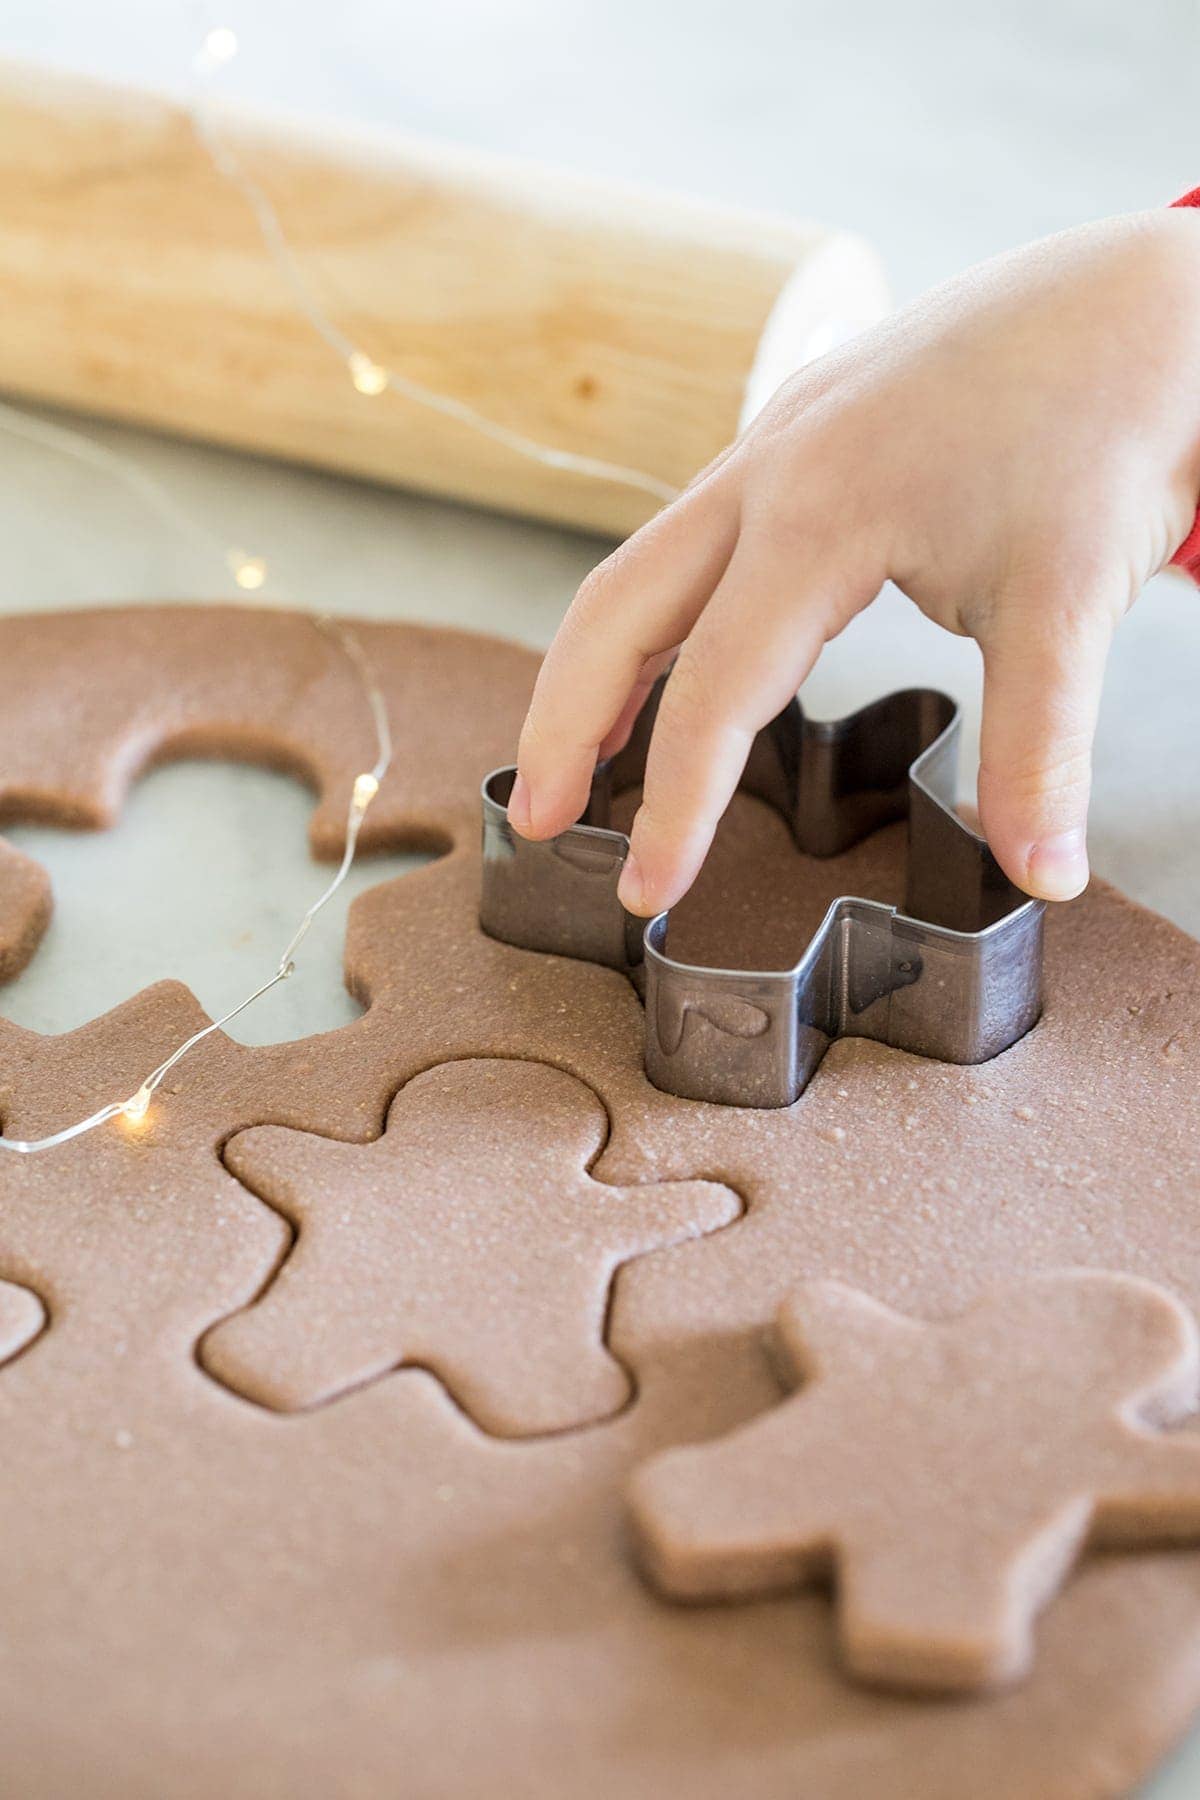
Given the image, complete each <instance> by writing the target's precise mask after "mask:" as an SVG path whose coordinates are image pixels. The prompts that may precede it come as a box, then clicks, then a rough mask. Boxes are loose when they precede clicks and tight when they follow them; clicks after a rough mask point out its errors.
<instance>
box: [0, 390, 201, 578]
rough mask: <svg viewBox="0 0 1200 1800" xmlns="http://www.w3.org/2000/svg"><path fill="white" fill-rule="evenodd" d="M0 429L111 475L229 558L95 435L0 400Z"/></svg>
mask: <svg viewBox="0 0 1200 1800" xmlns="http://www.w3.org/2000/svg"><path fill="white" fill-rule="evenodd" d="M0 431H3V432H5V433H7V435H8V436H9V437H17V438H24V439H25V441H26V442H27V443H30V444H37V445H38V446H39V447H40V448H42V449H44V450H55V451H57V452H58V454H59V455H60V456H69V457H72V458H73V459H74V461H75V462H80V463H85V464H87V465H88V466H89V467H91V468H93V469H99V470H100V471H101V473H102V474H105V475H111V476H112V477H113V479H114V480H116V481H119V482H121V483H122V484H123V485H124V486H125V487H127V488H128V489H129V491H130V493H132V494H136V496H137V497H138V499H139V500H141V501H143V502H144V504H145V505H147V506H148V507H150V508H151V510H152V511H154V512H156V513H157V514H158V515H159V517H160V518H162V519H165V520H166V522H167V524H168V525H171V526H173V527H174V529H175V530H176V531H179V532H182V533H183V535H184V536H185V537H189V538H191V539H192V541H193V543H196V544H198V545H200V547H201V548H202V549H203V550H204V551H205V552H206V553H207V554H209V555H215V556H219V557H220V558H221V560H222V561H223V562H227V561H228V560H229V555H230V553H229V552H228V551H227V550H226V548H225V545H224V544H223V543H222V542H221V540H220V539H219V538H218V537H216V536H215V535H214V533H213V532H211V531H209V530H208V529H207V527H206V526H204V525H202V524H201V523H200V522H199V520H198V519H194V518H193V517H192V515H191V514H190V513H189V512H188V511H187V509H186V508H185V507H183V506H181V505H180V504H179V502H178V501H177V500H176V499H175V498H174V496H173V495H172V494H170V493H168V491H167V489H166V488H165V487H163V486H162V484H161V483H160V482H157V481H155V479H154V477H153V476H152V475H148V474H147V473H146V471H145V470H144V469H142V468H140V467H139V466H138V464H137V463H135V462H132V461H131V460H130V459H129V458H128V457H126V456H121V455H119V454H118V453H117V451H115V450H110V449H108V447H107V446H106V445H104V444H100V443H97V441H96V440H95V438H90V437H86V436H85V435H84V434H83V432H81V431H72V430H70V429H69V427H67V426H66V425H55V424H52V423H51V422H50V420H49V419H39V418H38V417H37V416H36V415H35V414H34V413H27V412H23V411H22V410H21V408H20V407H17V406H10V405H8V404H7V402H5V401H0Z"/></svg>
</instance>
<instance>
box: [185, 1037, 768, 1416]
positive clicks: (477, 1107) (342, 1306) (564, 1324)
mask: <svg viewBox="0 0 1200 1800" xmlns="http://www.w3.org/2000/svg"><path fill="white" fill-rule="evenodd" d="M607 1134H608V1120H607V1115H606V1114H605V1111H604V1108H603V1107H602V1105H601V1104H600V1102H599V1100H598V1099H597V1098H596V1096H595V1095H594V1094H593V1093H592V1091H591V1089H590V1088H587V1087H585V1086H584V1085H583V1083H582V1082H580V1081H578V1080H576V1079H575V1077H574V1076H572V1075H567V1074H564V1073H563V1072H561V1071H560V1070H557V1069H552V1068H549V1067H546V1066H545V1065H543V1064H539V1063H523V1062H510V1061H503V1060H493V1059H488V1060H471V1061H463V1062H457V1063H448V1064H444V1065H442V1066H441V1067H438V1068H434V1069H431V1070H428V1071H427V1072H426V1073H425V1074H423V1075H419V1076H417V1077H416V1078H415V1080H413V1081H410V1082H409V1084H408V1085H407V1087H404V1088H402V1089H401V1090H400V1093H399V1094H398V1095H397V1097H396V1099H395V1100H394V1102H393V1104H392V1108H391V1112H390V1116H389V1119H388V1125H387V1130H386V1133H385V1135H384V1136H383V1137H382V1138H380V1139H378V1140H377V1141H376V1142H375V1143H372V1144H366V1145H362V1144H345V1143H337V1142H333V1141H331V1140H330V1139H327V1138H319V1137H315V1136H312V1135H310V1134H309V1133H306V1132H301V1131H292V1130H286V1129H283V1128H280V1127H274V1126H265V1127H260V1128H257V1129H255V1130H252V1131H247V1132H243V1133H241V1134H240V1135H239V1136H238V1137H235V1138H234V1139H233V1140H232V1142H231V1143H230V1144H229V1146H228V1148H227V1151H226V1162H227V1164H228V1166H229V1168H230V1169H231V1170H232V1171H233V1172H234V1174H235V1175H237V1176H238V1177H239V1178H240V1179H241V1180H242V1181H243V1182H245V1183H246V1184H247V1186H249V1187H251V1188H252V1189H253V1190H254V1191H255V1192H256V1193H257V1194H259V1195H260V1197H261V1198H263V1199H264V1200H266V1201H267V1203H268V1204H269V1205H271V1206H274V1207H275V1208H276V1209H277V1210H278V1211H279V1212H282V1213H283V1214H284V1215H285V1216H286V1217H287V1218H288V1219H289V1220H291V1222H292V1223H293V1225H294V1226H295V1227H296V1229H297V1231H298V1234H299V1236H298V1240H297V1243H296V1246H295V1248H294V1249H293V1251H292V1252H291V1254H290V1255H289V1256H288V1258H287V1259H286V1261H285V1262H284V1264H283V1266H282V1268H281V1270H280V1272H279V1274H278V1275H277V1276H276V1278H275V1280H274V1281H273V1283H272V1284H271V1285H270V1287H269V1288H268V1290H267V1292H266V1293H265V1295H264V1296H263V1297H262V1298H261V1299H260V1300H259V1301H258V1302H257V1304H255V1305H254V1306H252V1307H250V1308H249V1309H248V1310H247V1311H245V1312H243V1313H240V1314H237V1315H235V1316H234V1317H232V1318H230V1319H228V1320H225V1321H224V1322H222V1323H221V1324H220V1325H218V1326H216V1327H215V1328H214V1329H213V1330H212V1331H211V1332H210V1333H209V1334H208V1336H207V1337H206V1339H205V1341H204V1343H203V1345H202V1348H201V1359H202V1362H203V1364H204V1367H205V1368H206V1369H208V1370H209V1372H210V1373H211V1374H213V1375H215V1376H216V1377H217V1378H218V1379H219V1380H220V1381H222V1382H224V1383H225V1384H226V1385H227V1386H228V1387H230V1388H233V1389H235V1390H236V1391H238V1392H240V1393H242V1394H243V1395H245V1396H246V1397H247V1398H248V1399H252V1400H256V1401H258V1402H259V1403H260V1404H261V1405H263V1406H269V1407H273V1408H277V1409H279V1410H282V1411H288V1412H291V1411H295V1410H298V1409H302V1408H306V1407H312V1406H316V1405H318V1404H320V1403H321V1402H322V1401H327V1400H332V1399H333V1398H335V1397H336V1396H337V1395H339V1394H344V1393H346V1392H347V1391H349V1390H350V1389H352V1388H356V1387H359V1386H361V1385H362V1384H363V1383H364V1382H367V1381H370V1380H371V1379H373V1378H374V1377H376V1376H379V1375H382V1374H385V1373H387V1372H388V1371H389V1370H391V1369H394V1368H396V1367H397V1366H398V1365H400V1364H403V1363H408V1364H418V1365H420V1366H422V1367H425V1368H427V1369H430V1370H432V1371H433V1373H435V1374H436V1375H437V1376H439V1377H440V1379H441V1380H442V1381H443V1382H444V1383H445V1385H446V1387H447V1388H448V1389H449V1391H450V1393H451V1394H452V1395H453V1396H454V1398H455V1399H456V1400H457V1401H458V1403H459V1404H460V1405H461V1406H462V1407H463V1408H464V1410H465V1411H466V1412H468V1413H469V1414H470V1415H471V1417H472V1418H473V1419H474V1420H475V1421H476V1422H477V1423H478V1424H479V1425H481V1426H482V1427H483V1429H484V1430H486V1431H489V1432H493V1433H495V1434H496V1435H498V1436H511V1437H523V1436H529V1435H535V1434H538V1433H542V1432H552V1431H562V1430H566V1429H568V1428H570V1427H573V1426H579V1425H586V1424H589V1423H592V1422H593V1421H595V1420H598V1419H602V1418H606V1417H608V1416H609V1415H611V1414H612V1413H614V1412H616V1411H618V1410H619V1409H620V1407H621V1406H622V1405H624V1403H625V1401H626V1400H627V1399H628V1398H629V1393H630V1384H629V1379H628V1376H627V1375H626V1372H625V1370H624V1369H623V1368H622V1367H621V1365H620V1364H619V1363H618V1362H617V1361H616V1359H615V1358H614V1357H613V1356H612V1355H611V1354H610V1353H609V1351H608V1350H607V1349H606V1348H605V1343H604V1338H605V1322H606V1318H607V1313H608V1306H609V1295H610V1291H611V1288H612V1283H613V1278H614V1275H615V1273H616V1270H617V1268H618V1266H619V1265H620V1264H621V1263H623V1262H626V1261H628V1260H629V1258H631V1257H634V1256H639V1255H643V1254H645V1253H646V1252H647V1251H650V1250H655V1249H659V1248H661V1247H664V1246H666V1245H668V1244H674V1243H678V1242H679V1241H680V1240H681V1239H684V1238H687V1237H693V1236H698V1235H700V1234H701V1233H704V1232H709V1231H713V1230H715V1229H716V1228H717V1227H718V1226H721V1225H724V1224H727V1223H729V1222H730V1221H731V1220H732V1219H735V1218H736V1217H737V1216H738V1215H739V1213H740V1211H741V1206H740V1202H739V1200H738V1198H737V1196H736V1195H735V1194H733V1193H732V1192H731V1191H730V1189H728V1188H726V1187H722V1186H720V1185H718V1184H717V1183H715V1182H708V1181H686V1182H665V1183H658V1184H655V1185H652V1186H650V1185H648V1186H645V1187H626V1188H618V1187H609V1186H607V1185H606V1184H604V1183H603V1182H598V1181H594V1180H593V1179H592V1177H591V1176H590V1175H589V1174H588V1172H587V1171H588V1168H589V1166H590V1164H591V1163H592V1162H593V1161H594V1160H595V1158H596V1156H597V1155H598V1154H599V1151H600V1149H601V1147H602V1146H603V1144H604V1141H605V1138H606V1137H607Z"/></svg>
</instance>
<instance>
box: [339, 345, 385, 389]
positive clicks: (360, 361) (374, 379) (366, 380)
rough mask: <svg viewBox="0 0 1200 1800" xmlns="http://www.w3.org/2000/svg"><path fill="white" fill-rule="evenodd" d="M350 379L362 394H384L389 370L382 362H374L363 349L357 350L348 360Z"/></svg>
mask: <svg viewBox="0 0 1200 1800" xmlns="http://www.w3.org/2000/svg"><path fill="white" fill-rule="evenodd" d="M348 367H349V370H350V379H351V381H352V382H353V383H354V385H355V387H356V388H357V389H358V391H359V393H360V394H371V395H375V394H382V393H383V391H384V389H385V388H386V387H387V384H388V372H387V370H386V369H385V368H384V367H383V365H382V363H377V362H372V361H371V358H370V357H369V356H368V355H367V354H366V352H365V351H363V350H355V351H354V352H353V353H352V354H351V356H350V358H349V361H348Z"/></svg>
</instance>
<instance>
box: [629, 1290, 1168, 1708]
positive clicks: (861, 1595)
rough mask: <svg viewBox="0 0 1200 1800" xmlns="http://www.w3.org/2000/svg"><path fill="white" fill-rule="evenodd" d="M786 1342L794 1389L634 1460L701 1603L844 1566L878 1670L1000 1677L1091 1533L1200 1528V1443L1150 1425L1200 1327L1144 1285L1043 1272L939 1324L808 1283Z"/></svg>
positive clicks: (901, 1676)
mask: <svg viewBox="0 0 1200 1800" xmlns="http://www.w3.org/2000/svg"><path fill="white" fill-rule="evenodd" d="M777 1356H778V1360H779V1362H780V1364H781V1367H782V1371H783V1375H784V1379H785V1380H786V1381H787V1382H788V1384H789V1385H790V1386H792V1387H794V1388H797V1389H799V1391H798V1392H797V1393H795V1394H794V1395H793V1396H792V1398H791V1399H790V1400H787V1401H785V1402H784V1404H783V1405H782V1406H779V1407H776V1408H775V1409H774V1411H772V1412H768V1413H765V1414H763V1415H762V1416H761V1417H759V1418H757V1419H753V1420H751V1422H750V1423H749V1424H748V1425H743V1426H740V1427H739V1428H738V1429H737V1430H736V1431H732V1432H730V1433H729V1434H728V1436H726V1437H724V1438H721V1439H720V1440H719V1441H718V1442H716V1443H712V1444H702V1445H700V1446H698V1447H694V1448H681V1449H676V1450H667V1451H665V1452H664V1453H663V1454H662V1455H661V1456H658V1457H654V1458H652V1459H651V1460H650V1461H649V1462H648V1463H646V1464H645V1465H644V1466H643V1467H642V1468H641V1469H639V1470H638V1471H637V1473H636V1475H635V1477H634V1481H633V1484H632V1494H633V1512H634V1521H635V1524H636V1526H637V1529H638V1532H639V1536H640V1539H641V1549H642V1557H643V1560H644V1562H645V1564H646V1567H647V1570H648V1572H649V1574H650V1576H651V1578H652V1579H653V1580H654V1581H655V1583H656V1584H657V1585H658V1586H659V1587H660V1588H662V1590H663V1591H664V1592H665V1593H667V1594H670V1595H672V1596H674V1597H675V1598H678V1599H684V1600H703V1599H728V1598H737V1597H741V1596H744V1595H753V1594H763V1593H768V1594H769V1593H772V1592H778V1591H780V1590H787V1589H789V1588H793V1587H798V1586H803V1585H806V1584H808V1583H810V1582H811V1581H812V1580H813V1579H814V1578H815V1577H816V1578H823V1577H826V1576H828V1575H829V1574H830V1573H833V1575H834V1577H835V1580H836V1583H837V1607H838V1640H839V1645H840V1648H841V1652H842V1656H843V1659H844V1661H845V1663H846V1665H847V1667H848V1668H849V1669H850V1670H852V1671H853V1673H854V1674H856V1675H858V1676H861V1677H862V1678H864V1679H866V1680H868V1681H878V1682H881V1683H886V1684H889V1685H893V1686H896V1687H899V1688H916V1689H921V1688H925V1689H929V1690H932V1691H934V1692H937V1691H941V1690H945V1691H950V1692H953V1691H958V1692H963V1693H971V1692H975V1691H979V1690H982V1689H986V1688H989V1687H995V1686H1001V1685H1003V1684H1005V1683H1006V1682H1009V1681H1012V1680H1014V1679H1016V1678H1017V1677H1019V1676H1023V1675H1025V1674H1027V1673H1028V1670H1029V1668H1030V1665H1031V1663H1032V1660H1033V1636H1032V1627H1033V1620H1034V1617H1035V1615H1036V1613H1037V1612H1038V1611H1039V1610H1040V1608H1041V1607H1042V1605H1043V1604H1044V1603H1045V1602H1046V1600H1047V1599H1048V1598H1049V1597H1050V1595H1051V1594H1053V1593H1055V1592H1056V1591H1057V1590H1058V1589H1059V1587H1060V1586H1061V1585H1062V1582H1063V1580H1064V1579H1065V1577H1066V1574H1067V1572H1068V1570H1069V1569H1070V1568H1071V1567H1072V1566H1073V1564H1074V1563H1075V1561H1076V1558H1077V1556H1078V1554H1079V1551H1080V1549H1081V1547H1082V1546H1083V1545H1084V1544H1085V1543H1091V1544H1093V1545H1105V1546H1110V1547H1118V1548H1129V1547H1134V1548H1138V1547H1143V1546H1145V1545H1146V1544H1163V1543H1170V1542H1172V1541H1173V1540H1174V1541H1181V1542H1187V1541H1191V1542H1195V1541H1196V1539H1197V1537H1200V1436H1196V1435H1192V1436H1185V1435H1184V1434H1183V1433H1181V1432H1177V1433H1174V1434H1172V1435H1170V1436H1167V1435H1165V1434H1164V1433H1162V1432H1155V1431H1152V1429H1151V1427H1152V1426H1154V1425H1162V1424H1168V1423H1177V1422H1178V1421H1179V1420H1180V1419H1182V1418H1184V1417H1185V1416H1186V1415H1187V1414H1189V1413H1191V1412H1192V1411H1194V1409H1195V1406H1196V1398H1197V1383H1198V1382H1200V1340H1198V1338H1197V1332H1196V1325H1195V1321H1194V1320H1193V1318H1192V1316H1191V1314H1190V1313H1188V1312H1187V1311H1186V1310H1185V1309H1184V1308H1183V1307H1182V1306H1181V1305H1180V1304H1179V1302H1178V1301H1177V1300H1174V1299H1172V1297H1171V1296H1170V1295H1169V1294H1167V1293H1165V1292H1164V1291H1163V1289H1162V1288H1158V1287H1154V1286H1152V1285H1151V1283H1149V1282H1145V1281H1137V1280H1134V1279H1133V1278H1132V1277H1130V1276H1128V1275H1107V1274H1102V1273H1099V1272H1098V1271H1091V1270H1089V1271H1084V1270H1067V1271H1066V1272H1064V1273H1061V1274H1055V1275H1043V1276H1040V1277H1039V1276H1033V1277H1031V1278H1030V1279H1029V1280H1027V1281H1025V1282H1022V1283H1020V1284H1019V1285H1018V1286H1016V1287H1010V1288H1001V1289H998V1290H996V1291H995V1292H993V1293H991V1294H988V1295H985V1296H984V1298H983V1299H982V1300H977V1301H976V1302H975V1304H974V1305H973V1306H971V1307H970V1308H968V1310H967V1311H966V1312H965V1313H962V1314H960V1315H959V1316H958V1317H957V1318H954V1319H951V1320H948V1321H946V1322H945V1323H939V1324H936V1325H927V1324H924V1323H923V1322H921V1321H919V1320H914V1319H910V1318H908V1317H906V1316H905V1315H903V1314H901V1313H897V1312H893V1311H892V1309H891V1308H890V1307H887V1306H881V1305H880V1304H879V1303H878V1301H875V1300H871V1299H870V1298H868V1296H867V1295H865V1294H862V1293H859V1292H858V1290H857V1289H855V1288H848V1287H843V1286H842V1285H841V1284H840V1283H838V1282H832V1281H825V1282H819V1281H818V1282H809V1283H807V1284H806V1285H805V1286H803V1287H799V1288H796V1289H795V1290H794V1291H793V1292H792V1293H791V1294H790V1295H789V1296H788V1298H787V1299H786V1300H785V1301H784V1303H783V1306H782V1307H781V1308H780V1311H779V1318H778V1321H777ZM1014 1445H1015V1446H1019V1450H1020V1454H1019V1455H1014V1453H1013V1448H1014Z"/></svg>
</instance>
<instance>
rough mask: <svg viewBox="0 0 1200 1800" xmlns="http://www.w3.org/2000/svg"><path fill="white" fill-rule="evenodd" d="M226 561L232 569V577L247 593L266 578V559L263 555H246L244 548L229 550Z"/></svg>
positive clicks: (258, 586) (256, 587) (255, 589)
mask: <svg viewBox="0 0 1200 1800" xmlns="http://www.w3.org/2000/svg"><path fill="white" fill-rule="evenodd" d="M226 561H227V562H228V564H229V567H230V568H231V569H232V570H233V579H234V580H235V581H236V582H237V584H238V586H239V587H240V588H245V589H246V592H247V593H254V592H256V591H257V589H259V588H260V587H261V586H262V585H263V583H264V581H265V580H266V579H267V561H266V558H265V557H263V556H247V555H246V552H245V551H244V550H231V551H230V552H229V555H228V557H227V558H226Z"/></svg>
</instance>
